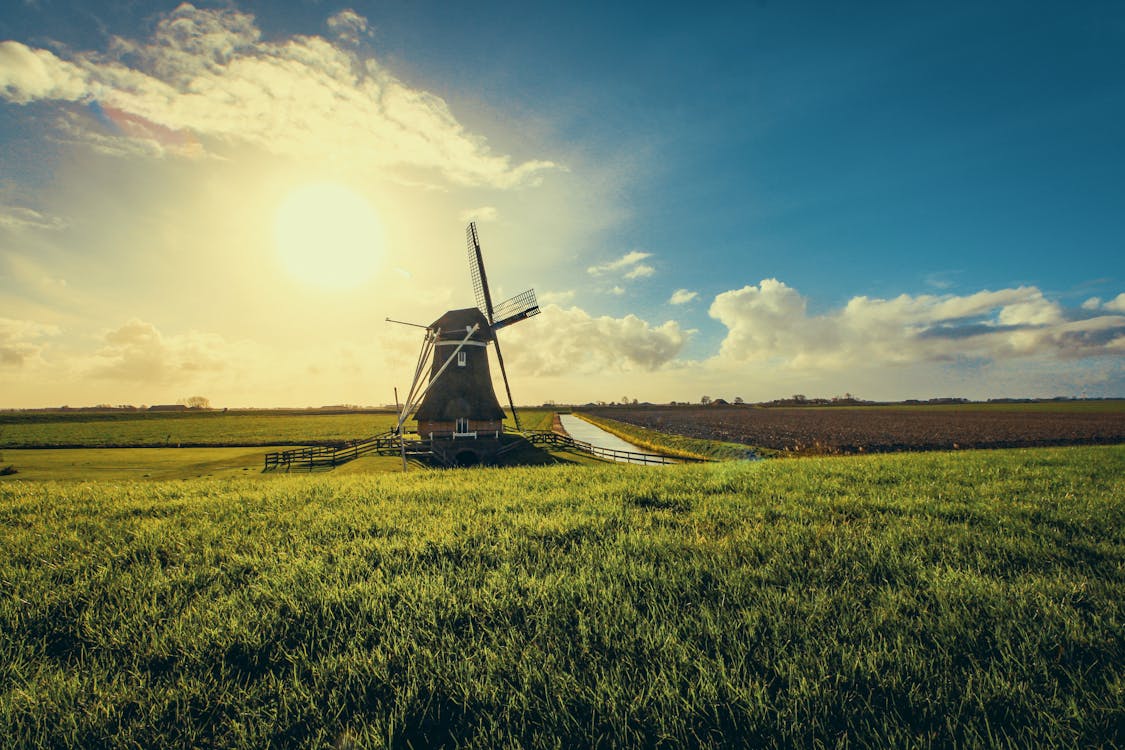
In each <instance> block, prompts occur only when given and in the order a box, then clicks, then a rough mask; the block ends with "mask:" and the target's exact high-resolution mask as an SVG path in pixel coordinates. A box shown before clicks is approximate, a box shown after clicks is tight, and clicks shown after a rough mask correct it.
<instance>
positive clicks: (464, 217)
mask: <svg viewBox="0 0 1125 750" xmlns="http://www.w3.org/2000/svg"><path fill="white" fill-rule="evenodd" d="M499 215H500V212H499V211H497V210H496V206H481V207H480V208H470V209H468V210H467V211H462V212H461V213H460V214H459V215H458V216H457V218H458V219H460V221H461V223H467V222H470V221H475V222H477V223H484V222H489V221H496V219H497V218H498V217H499Z"/></svg>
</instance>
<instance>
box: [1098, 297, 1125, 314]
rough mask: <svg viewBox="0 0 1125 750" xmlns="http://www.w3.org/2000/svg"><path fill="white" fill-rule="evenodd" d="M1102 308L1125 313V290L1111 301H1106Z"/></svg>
mask: <svg viewBox="0 0 1125 750" xmlns="http://www.w3.org/2000/svg"><path fill="white" fill-rule="evenodd" d="M1102 309H1103V310H1109V311H1111V312H1119V313H1125V292H1122V293H1121V294H1119V295H1117V296H1116V297H1114V298H1113V299H1111V300H1110V301H1109V302H1106V303H1105V304H1104V305H1102Z"/></svg>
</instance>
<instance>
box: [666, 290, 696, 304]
mask: <svg viewBox="0 0 1125 750" xmlns="http://www.w3.org/2000/svg"><path fill="white" fill-rule="evenodd" d="M698 296H699V293H698V292H693V291H690V290H688V289H677V290H676V291H674V292H672V296H671V297H670V298H669V299H668V303H669V304H672V305H686V304H687V303H688V302H691V301H692V300H693V299H695V298H696V297H698Z"/></svg>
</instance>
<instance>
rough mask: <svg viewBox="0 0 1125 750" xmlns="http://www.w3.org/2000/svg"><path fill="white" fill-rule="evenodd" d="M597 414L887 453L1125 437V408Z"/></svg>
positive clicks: (785, 447) (691, 431) (812, 446)
mask: <svg viewBox="0 0 1125 750" xmlns="http://www.w3.org/2000/svg"><path fill="white" fill-rule="evenodd" d="M590 412H591V413H592V414H597V415H601V416H605V417H607V418H609V419H616V420H618V421H621V422H628V423H629V424H635V425H640V426H643V427H648V428H651V429H655V430H660V431H662V432H669V433H674V434H677V435H687V436H689V437H696V438H705V439H709V440H723V441H727V442H732V443H743V444H746V445H753V446H760V447H765V448H773V449H775V450H782V451H790V452H796V453H823V454H833V453H866V452H870V453H880V452H890V451H917V450H950V449H958V448H1023V447H1033V446H1047V445H1089V444H1113V443H1121V442H1125V412H1122V411H1114V410H1111V409H1109V408H1107V410H1106V411H1104V412H1102V411H1098V412H1083V411H1067V410H1065V409H1060V410H1058V411H1049V410H1041V409H1035V408H1029V409H1027V410H1026V411H1024V410H1018V409H1015V410H1013V409H997V408H990V407H987V406H983V407H981V408H979V409H973V408H964V407H958V408H948V407H939V406H933V407H922V408H899V407H876V406H872V407H863V408H809V407H793V408H787V407H771V408H757V407H748V406H719V407H713V406H712V407H666V408H652V407H649V408H638V409H628V408H608V409H592V410H590Z"/></svg>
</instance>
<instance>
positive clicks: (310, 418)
mask: <svg viewBox="0 0 1125 750" xmlns="http://www.w3.org/2000/svg"><path fill="white" fill-rule="evenodd" d="M553 413H554V412H552V411H547V410H542V409H527V410H523V409H521V410H520V419H521V420H522V421H523V424H524V427H525V428H528V429H547V430H549V429H551V416H552V415H553ZM396 421H397V418H396V416H395V415H394V414H392V413H390V412H376V413H370V412H351V413H342V414H322V413H316V412H311V413H304V412H290V411H277V412H261V411H255V412H218V411H216V412H202V413H190V412H189V413H176V412H163V413H162V412H151V413H149V412H139V413H133V412H124V413H112V412H108V413H107V412H78V413H73V412H47V413H43V412H4V413H0V448H5V449H7V448H52V447H57V448H103V447H104V448H110V447H130V448H142V447H150V448H162V447H205V446H213V447H223V446H271V445H313V444H321V443H331V442H339V441H344V440H355V439H358V438H365V437H370V436H372V435H376V434H378V433H381V432H386V431H387V430H389V429H391V428H392V427H393V426H394V425H395V423H396ZM509 424H511V421H510V420H509ZM544 425H545V426H544ZM414 426H415V423H414V422H413V421H410V422H408V423H407V429H413V428H414Z"/></svg>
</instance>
